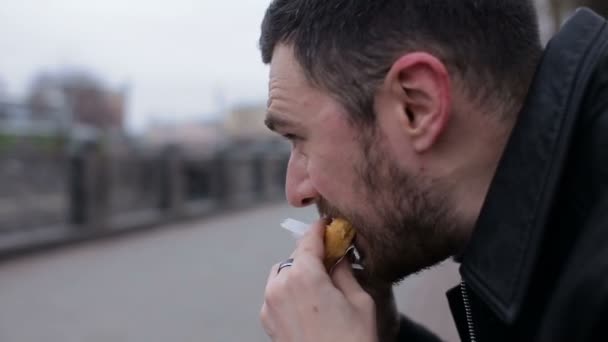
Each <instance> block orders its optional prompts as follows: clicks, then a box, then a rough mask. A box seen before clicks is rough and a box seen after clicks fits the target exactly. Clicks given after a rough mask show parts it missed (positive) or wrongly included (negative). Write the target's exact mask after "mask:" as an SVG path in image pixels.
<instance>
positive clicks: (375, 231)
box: [317, 141, 464, 284]
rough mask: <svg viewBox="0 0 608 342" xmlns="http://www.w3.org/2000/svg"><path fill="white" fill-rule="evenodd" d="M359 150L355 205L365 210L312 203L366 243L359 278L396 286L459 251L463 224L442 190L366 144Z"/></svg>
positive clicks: (368, 142)
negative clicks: (348, 225) (343, 222)
mask: <svg viewBox="0 0 608 342" xmlns="http://www.w3.org/2000/svg"><path fill="white" fill-rule="evenodd" d="M376 146H378V145H376ZM363 151H364V153H363V155H362V158H360V161H359V162H358V163H357V164H358V165H355V167H354V169H355V170H356V173H357V177H356V180H355V182H354V183H355V184H353V187H354V189H355V191H356V193H357V195H358V196H359V198H358V200H357V202H358V203H363V204H362V205H363V206H365V207H363V208H361V210H359V211H358V210H354V209H349V208H342V207H340V205H339V204H336V205H331V204H329V203H328V202H327V201H326V200H325V199H323V198H322V199H320V200H319V201H318V202H317V208H318V210H319V214H320V215H321V216H323V217H332V218H335V217H342V218H345V219H347V220H348V221H350V222H351V224H352V225H353V227H354V228H355V229H356V231H357V236H358V237H359V238H360V239H361V238H362V239H364V240H365V246H364V247H365V248H364V249H363V250H362V251H361V252H362V255H363V265H364V267H365V270H364V271H362V274H360V276H361V277H363V278H364V279H365V280H366V281H370V282H379V283H391V284H392V283H397V282H399V281H401V280H402V279H403V278H405V277H406V276H408V275H410V274H412V273H415V272H418V271H421V270H423V269H425V268H427V267H430V266H433V265H435V264H437V263H439V262H441V261H443V260H445V259H447V258H448V257H450V256H452V255H455V254H457V253H459V252H460V250H461V249H462V248H463V245H464V243H463V238H462V236H461V232H463V231H464V230H463V229H462V228H463V227H462V226H463V224H462V223H459V220H458V219H457V217H456V215H454V214H453V212H452V211H451V210H450V206H449V203H448V198H447V196H446V195H445V194H447V191H445V190H444V191H442V189H440V188H439V185H438V182H432V181H430V180H429V179H425V178H423V177H422V176H416V175H410V174H408V173H407V172H406V171H404V170H402V169H401V168H400V167H399V166H398V165H397V164H396V163H395V162H394V161H393V160H391V159H390V158H386V157H384V158H383V156H382V155H381V152H380V153H379V152H378V150H376V151H372V149H371V141H364V142H363ZM432 183H435V184H432ZM432 186H434V189H432ZM355 244H357V241H355ZM357 245H358V244H357ZM359 249H361V248H360V246H359Z"/></svg>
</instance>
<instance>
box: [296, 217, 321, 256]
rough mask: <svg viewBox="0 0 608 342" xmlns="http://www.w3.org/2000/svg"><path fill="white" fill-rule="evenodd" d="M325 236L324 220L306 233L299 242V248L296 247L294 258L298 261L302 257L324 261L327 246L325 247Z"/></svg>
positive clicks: (316, 223)
mask: <svg viewBox="0 0 608 342" xmlns="http://www.w3.org/2000/svg"><path fill="white" fill-rule="evenodd" d="M324 234H325V222H324V220H319V221H317V222H315V223H314V224H313V225H312V226H311V227H310V229H309V230H308V232H306V234H304V236H302V238H300V240H299V241H298V246H297V247H296V251H295V252H294V255H293V258H294V259H296V260H297V259H298V258H300V257H310V256H312V257H314V258H315V259H318V260H322V259H323V255H324V253H325V246H324V245H323V236H324Z"/></svg>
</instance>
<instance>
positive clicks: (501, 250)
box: [461, 10, 607, 323]
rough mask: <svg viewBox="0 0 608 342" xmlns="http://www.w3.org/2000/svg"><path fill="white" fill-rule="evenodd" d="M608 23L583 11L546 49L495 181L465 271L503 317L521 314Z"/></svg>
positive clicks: (469, 248)
mask: <svg viewBox="0 0 608 342" xmlns="http://www.w3.org/2000/svg"><path fill="white" fill-rule="evenodd" d="M606 31H607V29H606V22H605V20H603V19H602V18H601V17H599V16H597V15H595V14H594V13H593V12H591V11H589V10H579V11H578V12H577V13H576V14H575V15H574V16H573V17H572V18H571V19H570V20H569V21H568V22H567V23H566V24H565V26H564V28H563V29H562V30H561V31H560V32H559V33H558V34H557V35H556V36H555V37H554V38H553V40H552V41H551V42H550V43H549V45H548V46H547V49H546V51H545V53H544V55H543V58H542V61H541V63H540V65H539V67H538V69H537V72H536V75H535V77H534V81H533V83H532V87H531V88H530V91H529V94H528V98H527V100H526V103H525V105H524V108H523V110H522V112H521V113H520V116H519V118H518V121H517V123H516V125H515V128H514V129H513V132H512V134H511V137H510V139H509V142H508V144H507V146H506V149H505V152H504V154H503V156H502V159H501V161H500V163H499V166H498V168H497V171H496V174H495V176H494V179H493V181H492V184H491V186H490V190H489V192H488V195H487V197H486V201H485V203H484V206H483V208H482V211H481V213H480V217H479V219H478V221H477V225H476V228H475V232H474V234H473V236H472V239H471V241H470V243H469V245H468V246H467V249H466V251H465V253H464V255H463V257H462V267H461V274H462V276H463V279H464V280H465V281H466V282H467V284H468V285H469V287H470V288H471V289H472V290H473V291H474V292H475V293H476V294H477V295H478V296H479V297H480V298H481V299H482V300H483V301H484V302H485V303H486V304H487V305H488V306H489V307H490V309H491V310H492V311H493V312H494V313H495V314H496V315H497V317H498V318H500V319H501V320H503V321H504V322H505V323H512V322H513V321H514V320H515V319H516V318H517V316H518V314H519V311H520V309H521V306H522V302H523V300H524V297H525V295H526V291H527V289H528V286H529V283H530V278H531V275H532V271H533V269H534V267H535V265H536V260H537V258H538V255H539V249H540V244H541V242H542V237H543V234H544V231H545V228H546V226H547V222H548V219H549V216H550V211H551V208H552V204H553V199H554V198H555V195H556V192H557V188H558V184H559V179H560V176H561V173H562V170H563V165H564V163H565V162H564V161H565V158H566V154H567V150H568V146H569V144H570V140H571V135H572V131H573V127H574V123H575V121H576V117H577V113H578V108H579V106H580V102H581V101H582V97H583V95H584V94H583V93H584V89H585V85H586V84H587V82H588V79H589V77H590V75H591V73H592V69H593V67H594V66H595V64H596V63H597V60H598V59H599V55H600V53H601V52H602V51H600V50H603V49H598V48H594V47H595V46H597V42H598V41H599V40H600V39H604V41H606V38H605V35H606V34H607V33H606Z"/></svg>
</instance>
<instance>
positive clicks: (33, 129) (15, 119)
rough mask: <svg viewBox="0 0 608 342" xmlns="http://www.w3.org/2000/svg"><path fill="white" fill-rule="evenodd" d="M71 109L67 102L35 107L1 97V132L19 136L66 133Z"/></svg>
mask: <svg viewBox="0 0 608 342" xmlns="http://www.w3.org/2000/svg"><path fill="white" fill-rule="evenodd" d="M70 117H71V115H70V109H69V107H67V106H66V105H65V103H61V102H55V103H48V104H47V106H45V107H44V108H34V107H32V106H31V105H30V104H28V103H26V102H19V101H16V100H12V101H11V100H10V99H8V98H7V97H4V98H3V99H0V133H2V134H7V135H18V136H31V135H33V136H45V135H57V134H62V133H66V132H67V131H68V130H69V126H70Z"/></svg>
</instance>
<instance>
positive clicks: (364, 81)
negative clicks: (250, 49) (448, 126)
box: [260, 0, 542, 122]
mask: <svg viewBox="0 0 608 342" xmlns="http://www.w3.org/2000/svg"><path fill="white" fill-rule="evenodd" d="M539 36H540V34H539V29H538V21H537V15H536V10H535V8H534V4H533V3H532V0H274V1H272V3H271V4H270V6H269V7H268V9H267V11H266V15H265V17H264V20H263V22H262V33H261V37H260V48H261V51H262V59H263V62H264V63H266V64H268V63H270V62H271V59H272V55H273V51H274V49H275V47H276V46H277V44H279V43H283V44H286V45H291V46H292V47H293V51H294V55H295V58H296V60H297V61H298V63H299V64H300V65H301V66H302V69H303V70H304V72H305V74H306V77H307V79H308V80H309V81H310V82H311V83H312V84H314V85H315V86H319V87H321V88H323V89H326V90H328V91H329V92H330V93H331V94H332V95H334V96H335V97H336V98H337V99H338V100H339V101H340V102H341V103H342V104H343V105H344V106H345V107H346V109H347V110H348V111H349V112H351V114H352V116H353V118H354V119H355V120H356V121H357V122H370V121H374V119H375V115H374V111H373V105H374V100H373V99H374V94H375V92H376V89H377V87H378V86H379V85H380V83H381V82H382V80H383V79H384V78H385V76H386V74H387V72H388V71H389V70H390V67H391V66H392V64H393V63H394V62H395V61H396V59H397V58H399V57H400V56H401V55H402V54H404V53H407V52H412V51H426V52H429V53H431V54H433V55H434V56H436V57H438V58H439V59H440V60H441V61H442V62H443V63H444V64H445V65H446V66H447V68H448V70H449V72H450V74H452V75H456V76H458V77H459V78H460V79H462V80H463V83H464V85H465V88H466V89H467V91H468V92H467V93H468V94H470V95H471V96H473V97H474V98H475V99H478V100H479V101H480V102H481V103H485V102H488V101H490V102H491V103H494V104H496V103H499V104H500V105H506V106H509V108H512V109H513V108H515V106H518V105H521V102H523V99H524V97H525V95H526V93H527V89H528V86H529V83H530V81H531V79H532V76H533V74H534V71H535V68H536V65H537V62H538V60H539V58H540V55H541V52H542V47H541V43H540V37H539Z"/></svg>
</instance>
